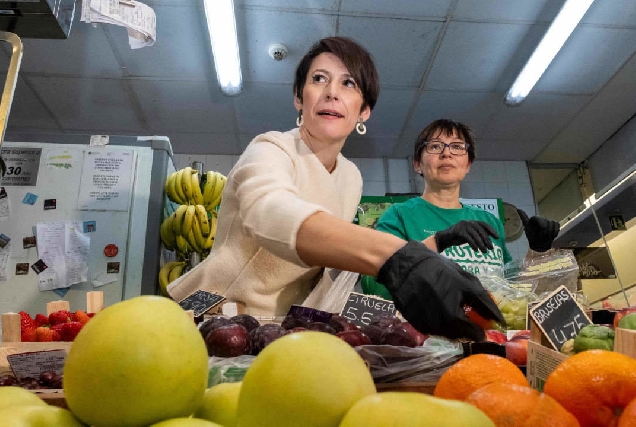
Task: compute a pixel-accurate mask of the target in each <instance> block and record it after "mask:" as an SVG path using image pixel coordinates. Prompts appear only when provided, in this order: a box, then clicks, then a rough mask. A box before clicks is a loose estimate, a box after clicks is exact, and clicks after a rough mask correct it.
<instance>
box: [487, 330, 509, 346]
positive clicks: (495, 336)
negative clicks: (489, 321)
mask: <svg viewBox="0 0 636 427" xmlns="http://www.w3.org/2000/svg"><path fill="white" fill-rule="evenodd" d="M484 332H486V341H490V342H496V343H498V344H503V343H505V342H506V341H508V338H506V334H504V333H503V332H501V331H498V330H496V329H488V330H487V331H484Z"/></svg>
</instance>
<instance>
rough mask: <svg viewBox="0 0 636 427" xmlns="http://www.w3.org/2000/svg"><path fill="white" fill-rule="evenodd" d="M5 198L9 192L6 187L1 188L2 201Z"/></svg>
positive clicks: (0, 196) (0, 197)
mask: <svg viewBox="0 0 636 427" xmlns="http://www.w3.org/2000/svg"><path fill="white" fill-rule="evenodd" d="M5 197H7V190H5V189H4V187H0V199H4V198H5Z"/></svg>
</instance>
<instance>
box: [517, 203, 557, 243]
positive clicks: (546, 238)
mask: <svg viewBox="0 0 636 427" xmlns="http://www.w3.org/2000/svg"><path fill="white" fill-rule="evenodd" d="M517 213H518V214H519V217H521V222H522V223H523V227H524V228H525V230H526V237H527V238H528V243H529V245H530V249H532V250H533V251H535V252H545V251H548V250H550V248H552V242H554V239H556V237H557V236H558V234H559V230H560V228H561V225H560V224H559V223H558V222H556V221H552V220H549V219H546V218H543V217H540V216H533V217H532V218H530V219H528V215H526V213H525V212H524V211H522V210H521V209H517Z"/></svg>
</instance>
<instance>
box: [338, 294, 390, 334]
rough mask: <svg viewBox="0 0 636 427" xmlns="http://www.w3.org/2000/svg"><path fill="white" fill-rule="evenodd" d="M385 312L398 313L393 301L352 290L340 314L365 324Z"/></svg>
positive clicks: (360, 324) (359, 323) (361, 324)
mask: <svg viewBox="0 0 636 427" xmlns="http://www.w3.org/2000/svg"><path fill="white" fill-rule="evenodd" d="M383 313H389V314H393V315H395V314H396V311H395V304H393V301H388V300H385V299H382V298H378V297H372V296H370V295H364V294H359V293H357V292H351V293H350V294H349V298H348V299H347V302H346V304H345V306H344V307H343V308H342V311H341V312H340V315H341V316H344V317H346V318H347V319H349V320H351V321H352V322H354V323H355V324H356V325H358V326H364V325H368V324H369V322H370V321H371V319H373V318H374V317H375V316H377V315H379V314H383Z"/></svg>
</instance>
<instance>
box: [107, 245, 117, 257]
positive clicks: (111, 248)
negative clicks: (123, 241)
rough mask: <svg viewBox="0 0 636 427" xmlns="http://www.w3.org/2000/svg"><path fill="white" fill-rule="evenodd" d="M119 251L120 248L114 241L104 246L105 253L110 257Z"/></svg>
mask: <svg viewBox="0 0 636 427" xmlns="http://www.w3.org/2000/svg"><path fill="white" fill-rule="evenodd" d="M118 253H119V248H118V247H117V245H116V244H114V243H109V244H107V245H106V247H105V248H104V255H106V256H107V257H109V258H112V257H114V256H115V255H117V254H118Z"/></svg>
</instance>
